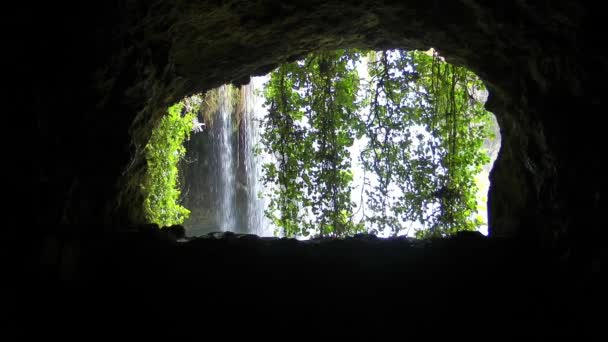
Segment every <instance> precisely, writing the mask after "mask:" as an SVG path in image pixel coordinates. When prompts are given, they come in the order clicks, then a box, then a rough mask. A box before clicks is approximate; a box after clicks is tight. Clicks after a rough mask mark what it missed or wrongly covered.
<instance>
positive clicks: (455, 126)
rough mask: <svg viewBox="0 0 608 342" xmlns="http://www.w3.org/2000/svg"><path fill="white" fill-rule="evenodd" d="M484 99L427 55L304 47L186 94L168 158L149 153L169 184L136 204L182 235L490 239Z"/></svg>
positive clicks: (473, 79)
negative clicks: (463, 234) (469, 234)
mask: <svg viewBox="0 0 608 342" xmlns="http://www.w3.org/2000/svg"><path fill="white" fill-rule="evenodd" d="M285 82H287V83H288V84H289V85H288V86H286V85H285V84H286V83H285ZM323 92H324V93H323ZM279 93H280V94H279ZM487 95H488V93H487V90H486V89H485V86H484V85H483V83H482V81H481V80H480V79H479V78H478V77H477V76H476V75H475V74H474V73H472V72H470V71H468V70H467V69H465V68H463V67H456V66H454V65H452V64H449V63H447V62H445V59H444V58H443V57H442V56H440V55H439V54H438V53H437V51H435V50H434V49H432V48H431V49H429V50H427V51H406V50H400V49H393V50H382V51H373V50H355V49H352V50H336V51H330V52H326V51H321V52H313V53H310V54H309V55H307V56H306V57H305V58H303V59H300V60H298V61H296V62H292V63H288V64H283V65H280V66H278V67H277V68H276V69H274V70H273V71H272V72H271V73H269V74H267V75H264V76H259V77H252V78H251V79H250V81H249V83H248V84H246V85H241V86H239V87H237V86H234V85H230V84H225V85H223V86H221V87H218V88H215V89H212V90H209V91H207V92H205V93H201V94H198V95H193V96H190V97H187V98H185V99H183V100H182V101H181V102H180V103H179V105H176V106H177V107H179V108H177V109H175V107H176V106H174V107H172V108H173V112H172V111H171V109H170V110H169V114H168V117H169V118H173V120H174V121H175V122H177V121H179V120H181V123H182V126H179V125H177V126H176V125H175V124H174V125H173V126H172V127H173V129H176V127H182V130H183V127H186V126H188V127H189V129H190V132H189V133H188V134H184V133H185V131H184V132H182V139H183V142H180V143H179V144H173V145H172V146H168V149H167V151H166V152H167V157H163V158H165V159H167V158H169V159H170V158H174V157H175V156H178V159H174V160H172V161H170V162H168V163H167V162H166V161H164V162H163V163H160V162H159V161H157V160H152V159H153V158H152V159H150V158H149V159H148V165H149V167H152V168H153V167H154V166H155V165H156V168H158V165H157V164H162V166H160V168H161V169H162V170H163V171H162V172H161V173H162V176H160V177H155V178H156V179H158V180H162V181H166V180H167V179H169V178H171V177H173V178H174V179H175V181H174V182H173V183H172V185H168V184H164V185H162V186H152V184H151V182H154V181H148V183H147V186H146V188H155V191H157V193H156V194H151V193H150V192H149V193H148V195H147V197H146V205H147V206H146V212H147V213H149V214H148V215H147V218H148V220H149V221H152V222H154V223H157V224H159V225H160V226H170V225H173V224H183V225H184V227H185V228H186V233H187V235H188V236H192V237H194V236H200V235H204V234H208V233H212V232H219V231H224V232H226V231H230V232H234V233H241V234H256V235H259V236H287V237H296V238H298V239H308V238H311V237H322V236H324V234H323V233H324V231H325V236H352V235H354V234H357V233H370V234H374V235H377V236H380V237H389V236H403V235H405V236H409V237H432V236H434V237H438V236H447V235H450V234H453V233H455V232H457V231H461V230H473V231H479V232H481V233H482V234H483V235H487V232H488V229H487V226H488V219H487V207H486V203H487V192H488V189H489V179H488V177H489V172H490V170H491V168H492V165H493V163H494V161H495V160H496V157H497V154H498V149H499V148H500V132H499V127H498V123H497V122H496V118H495V117H494V115H493V114H492V113H490V112H488V111H486V110H485V109H484V108H483V106H484V104H485V101H486V100H487ZM286 96H287V97H288V99H286ZM281 101H286V102H285V103H281ZM289 106H290V107H289ZM288 107H289V108H288ZM176 111H179V115H178V116H177V117H173V116H172V115H175V114H176V113H177V112H176ZM328 118H329V119H328ZM336 118H338V119H336ZM453 118H455V119H453ZM166 120H167V117H165V118H163V120H161V124H159V126H157V128H156V129H155V132H159V131H161V130H163V129H165V130H166V124H165V125H163V123H164V122H165V121H166ZM340 120H342V121H343V122H342V123H339V122H338V123H337V122H336V121H340ZM284 122H289V124H288V125H283V123H284ZM157 135H158V134H153V135H152V137H153V138H154V137H155V136H157ZM331 138H333V140H331V141H330V140H329V139H331ZM336 138H338V139H342V141H338V140H336ZM332 143H333V145H332ZM157 145H158V143H156V142H154V143H153V142H152V141H150V142H149V143H148V147H151V146H157ZM148 147H147V148H148ZM322 149H328V150H331V149H333V150H332V152H331V153H333V155H332V156H331V157H329V158H328V156H327V155H322V154H323V153H325V152H324V151H322ZM173 150H175V151H173ZM148 152H149V151H148ZM338 155H340V157H339V158H338ZM148 156H151V153H150V152H149V153H148ZM156 157H157V158H158V156H156ZM336 158H338V159H339V160H337V159H336ZM290 163H291V165H288V164H290ZM290 167H291V168H292V169H291V173H289V172H290V170H289V168H290ZM167 168H168V169H170V170H172V171H170V172H167ZM296 169H297V170H298V171H296V172H294V170H296ZM337 169H339V170H337ZM148 173H149V174H150V173H151V171H148ZM167 174H169V176H168V177H167ZM332 177H333V178H332ZM340 177H342V178H340ZM457 177H459V178H457ZM148 178H149V177H148ZM158 180H157V181H156V182H158ZM279 183H280V184H279ZM336 183H341V184H336ZM167 187H169V188H171V189H173V190H172V191H168V190H163V191H160V192H159V189H160V188H163V189H165V188H167ZM290 187H292V188H290ZM288 189H291V190H290V191H286V190H288ZM163 196H165V197H168V196H173V197H171V198H162V197H163ZM323 199H325V203H323ZM154 200H155V201H156V202H157V204H156V208H151V207H150V203H151V202H154ZM336 201H342V203H341V204H340V203H339V204H338V205H336ZM328 202H331V203H332V204H333V205H334V206H333V207H331V206H330V205H328ZM458 202H460V206H458V205H457V204H458ZM287 203H296V205H295V211H296V213H295V214H294V212H293V210H294V208H291V209H289V210H292V212H291V213H289V212H288V208H287V207H286V204H287ZM162 206H164V207H162ZM415 206H420V207H423V208H424V209H418V208H415ZM450 207H455V208H450ZM456 208H457V209H456ZM450 210H451V212H447V211H450ZM330 211H334V212H336V211H338V212H340V211H341V212H342V215H341V217H337V218H336V215H333V216H332V213H330ZM455 211H463V212H466V214H465V215H462V214H460V213H455ZM157 212H158V213H157ZM161 212H162V214H160V213H161ZM289 215H292V216H291V217H289ZM457 215H460V217H459V218H458V219H456V218H454V216H457ZM286 217H287V218H286ZM327 217H330V218H329V219H328V218H327ZM163 219H164V220H163ZM337 225H340V226H341V228H342V229H338V228H337ZM442 225H443V226H442ZM445 225H450V227H449V228H445V227H444V226H445Z"/></svg>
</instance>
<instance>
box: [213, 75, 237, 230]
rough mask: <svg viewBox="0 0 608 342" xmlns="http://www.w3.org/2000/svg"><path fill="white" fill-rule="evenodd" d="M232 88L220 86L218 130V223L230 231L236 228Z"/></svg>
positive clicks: (221, 228)
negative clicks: (219, 127) (219, 126)
mask: <svg viewBox="0 0 608 342" xmlns="http://www.w3.org/2000/svg"><path fill="white" fill-rule="evenodd" d="M231 98H232V90H231V88H230V87H229V86H226V85H223V86H221V87H220V97H219V101H220V105H219V109H220V111H219V121H220V122H218V123H217V124H219V125H221V129H220V130H218V131H217V133H216V134H217V136H216V137H215V139H216V141H218V142H219V147H220V153H219V160H218V161H219V163H218V168H219V170H218V171H219V174H220V179H219V182H220V185H221V186H220V193H221V194H220V196H219V199H220V208H221V210H220V211H219V212H218V216H219V217H218V225H219V228H220V230H222V231H229V230H234V229H235V228H236V219H235V206H234V203H235V199H236V193H235V189H236V188H235V185H236V183H235V173H236V172H235V170H236V168H235V165H234V156H233V154H234V153H233V148H232V136H231V134H232V131H233V128H232V112H233V110H234V108H233V106H232V102H231V101H230V99H231Z"/></svg>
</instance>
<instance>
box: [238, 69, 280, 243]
mask: <svg viewBox="0 0 608 342" xmlns="http://www.w3.org/2000/svg"><path fill="white" fill-rule="evenodd" d="M266 80H267V77H253V78H252V79H251V82H250V83H249V84H248V85H246V86H243V87H242V89H241V91H242V92H243V96H244V100H245V112H244V115H243V119H242V120H243V123H242V124H244V125H245V139H244V145H245V148H244V150H245V151H246V152H245V153H244V159H245V160H244V162H245V170H246V174H247V175H246V176H247V184H246V186H247V196H248V201H247V232H249V233H252V234H257V235H259V236H272V235H273V228H272V227H271V226H270V222H269V220H268V218H267V217H266V216H265V215H264V209H265V208H266V206H267V204H266V200H265V199H264V198H263V197H261V196H260V195H261V193H262V192H263V190H264V188H263V186H264V185H263V182H262V181H261V177H262V164H263V163H265V162H268V161H270V156H269V155H268V154H266V153H263V152H261V153H260V154H259V155H255V154H254V148H256V147H259V146H258V145H259V144H260V140H261V132H262V127H261V126H260V124H261V120H262V119H263V118H264V116H265V114H266V113H265V109H264V108H263V107H262V104H263V99H262V98H261V97H260V96H257V94H256V90H261V89H262V88H263V84H264V82H265V81H266Z"/></svg>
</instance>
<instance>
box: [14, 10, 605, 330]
mask: <svg viewBox="0 0 608 342" xmlns="http://www.w3.org/2000/svg"><path fill="white" fill-rule="evenodd" d="M600 7H601V4H599V3H598V4H596V3H595V2H577V1H567V0H564V1H553V2H546V1H501V2H497V3H494V2H487V1H478V0H466V1H442V2H439V1H419V0H408V1H397V0H380V1H365V0H342V1H340V0H324V1H316V0H307V1H285V0H259V1H245V0H229V1H210V0H209V1H161V0H159V1H154V2H151V1H131V0H124V1H123V0H117V1H98V2H91V3H89V2H87V3H78V4H56V3H45V4H40V5H37V6H35V7H28V6H27V4H22V3H20V4H17V7H16V8H15V9H14V10H12V12H11V15H10V16H8V17H7V18H6V22H5V26H4V27H5V28H6V30H7V36H8V41H7V46H10V47H11V51H10V53H7V54H6V55H7V56H4V57H5V58H6V57H8V61H7V63H6V64H5V65H6V66H7V67H8V68H7V69H8V70H7V71H8V75H9V78H8V81H7V83H8V84H9V86H10V90H9V93H8V94H9V95H10V96H9V101H10V102H12V104H14V105H15V107H16V108H15V112H16V113H18V115H19V116H20V117H25V118H27V120H28V124H29V125H30V129H31V130H33V131H34V132H33V134H32V135H33V137H34V139H33V141H31V140H30V139H31V138H29V139H27V140H28V141H29V142H30V144H31V146H33V147H32V148H33V149H35V151H36V153H35V156H33V155H30V154H29V153H25V154H26V155H28V159H30V160H28V161H27V162H24V163H23V165H31V167H32V169H31V170H30V172H29V173H27V172H23V174H25V175H26V176H25V179H24V180H23V181H22V184H23V188H22V189H21V190H20V191H21V193H22V194H23V196H24V197H25V198H26V203H30V204H31V205H29V206H27V213H25V214H24V215H20V216H19V219H18V220H17V221H18V222H16V223H15V224H14V227H10V228H9V230H12V231H18V234H15V235H18V236H19V238H18V244H17V245H18V246H20V248H19V252H18V253H19V255H23V256H24V257H23V258H22V260H23V262H15V263H17V264H18V265H19V267H18V268H19V270H20V272H19V274H20V276H19V277H18V279H19V280H22V281H23V285H22V286H21V285H19V289H20V290H22V291H24V296H23V297H20V298H23V301H18V302H15V306H16V307H17V308H20V309H21V310H25V311H27V312H28V313H27V314H23V315H17V317H18V318H21V320H20V321H21V322H23V324H24V326H28V325H29V324H31V323H32V322H36V321H40V322H45V323H49V324H51V325H53V327H54V330H49V331H52V332H57V333H62V332H64V328H66V329H67V327H66V326H65V324H64V323H68V324H76V325H78V324H80V323H82V325H80V326H81V327H85V326H86V327H90V328H93V327H97V328H99V324H101V326H103V327H104V328H105V329H103V330H104V331H105V333H107V334H109V335H112V334H113V332H114V331H119V330H120V329H127V330H131V331H138V332H142V333H144V332H146V333H150V335H155V334H157V333H161V332H164V333H168V334H172V335H173V334H175V335H180V334H185V335H191V334H194V335H196V334H197V333H198V332H197V328H196V327H197V326H199V325H200V326H201V327H204V326H207V325H213V326H215V324H222V323H224V324H225V323H228V325H230V323H234V324H236V325H238V326H245V325H247V324H252V322H253V321H256V320H259V321H274V322H277V324H280V325H282V326H283V327H293V328H296V325H297V324H302V325H303V326H306V327H307V328H306V329H308V327H310V329H312V330H315V329H320V330H323V329H336V331H341V329H344V334H347V333H355V334H358V332H359V331H361V330H369V331H374V330H375V329H377V328H379V327H387V328H388V329H392V330H395V331H397V332H398V333H399V332H401V333H402V334H410V333H414V331H413V330H416V331H415V332H420V333H423V334H425V335H426V336H431V335H433V334H442V335H452V336H455V335H458V334H462V335H463V336H469V335H470V334H472V335H474V334H476V333H479V334H481V333H482V331H483V333H484V334H485V333H486V332H488V334H491V332H500V334H501V336H502V335H505V334H512V335H513V336H521V335H526V336H537V337H548V336H565V335H571V336H582V335H592V334H596V333H599V332H600V327H599V322H600V321H601V307H600V306H599V302H600V299H601V298H603V292H605V289H602V288H601V287H600V285H599V279H600V278H601V266H602V263H603V260H604V257H605V248H603V247H602V244H603V242H602V239H601V238H600V234H601V227H602V226H605V225H604V224H603V220H602V216H601V213H602V212H604V211H605V210H606V201H605V199H604V198H603V196H605V195H602V194H601V193H602V192H604V190H603V186H602V185H601V184H604V182H603V181H602V179H603V177H604V172H603V168H601V167H600V160H601V151H602V150H603V148H602V146H604V143H603V142H602V141H603V139H602V138H601V136H602V133H601V131H602V130H603V125H602V124H601V120H602V119H601V117H602V114H601V113H602V112H603V110H605V109H604V107H603V105H602V102H603V100H602V99H603V98H604V96H603V89H604V82H605V80H606V76H608V64H607V61H608V56H607V55H606V52H605V51H604V50H603V49H602V48H601V42H602V41H603V40H604V39H603V38H604V37H603V34H602V29H601V23H602V14H603V13H604V12H603V10H602V9H601V8H600ZM9 28H13V29H10V31H9ZM346 47H358V48H367V49H386V48H403V49H418V50H427V49H428V48H430V47H433V48H435V49H437V50H438V51H439V52H440V53H441V54H442V56H445V57H446V59H447V60H448V61H449V62H450V63H453V64H457V65H463V66H466V67H467V68H469V69H470V70H472V71H473V72H475V73H476V74H477V75H479V76H480V77H481V78H482V79H483V80H484V82H485V84H486V86H487V88H488V90H489V98H488V101H487V103H486V108H487V109H488V110H489V111H491V112H492V113H494V114H495V115H496V118H497V120H498V123H499V125H500V130H501V132H500V133H501V137H502V146H501V150H500V152H499V155H498V159H497V161H496V163H495V165H494V168H493V170H492V172H491V175H490V179H491V186H490V192H489V195H488V197H489V203H488V217H489V237H488V238H485V237H482V236H478V235H476V234H461V235H458V236H455V237H453V238H449V239H439V240H433V241H426V242H421V241H411V240H408V239H399V238H395V239H377V238H372V237H369V236H365V235H361V236H355V237H352V238H346V239H321V240H315V241H306V242H304V241H297V240H291V239H265V238H259V237H256V236H250V235H245V236H243V235H238V234H237V235H235V234H223V235H211V236H208V237H205V238H200V239H195V240H191V241H189V242H188V243H185V244H184V243H178V242H176V240H177V238H178V237H179V236H180V234H181V230H180V229H179V227H173V228H172V229H167V230H159V229H158V228H157V227H154V226H152V225H148V224H146V223H145V222H144V219H143V216H142V215H141V212H140V211H139V210H138V203H140V202H141V200H142V199H141V194H139V193H138V190H137V182H136V181H137V177H138V175H141V173H142V172H144V171H145V167H146V166H145V160H143V159H142V157H141V149H142V146H143V145H144V144H145V142H146V141H147V139H148V138H149V135H150V132H151V131H152V128H153V127H154V125H155V123H156V122H158V120H159V118H160V117H162V115H163V114H164V112H165V110H166V108H167V107H168V106H170V105H171V104H173V103H175V102H177V101H179V100H181V99H182V98H184V97H186V96H188V95H191V94H194V93H197V92H202V91H205V90H208V89H212V88H214V87H217V86H220V85H221V84H224V83H233V84H235V85H242V84H246V83H248V82H249V79H250V77H251V76H257V75H264V74H266V73H268V72H269V71H271V70H272V69H273V68H275V67H276V66H278V65H279V64H281V63H284V62H288V61H294V60H297V59H298V58H301V57H302V56H303V55H305V54H306V53H308V52H311V51H315V50H319V49H336V48H346ZM9 82H10V83H9ZM16 115H17V114H16ZM18 134H21V133H18ZM598 151H600V152H599V153H598ZM16 253H17V252H16ZM8 260H11V258H8ZM475 287H482V288H483V290H482V293H480V294H475V293H473V292H470V291H469V290H470V289H471V288H475ZM62 310H63V311H65V312H67V314H65V315H61V316H59V317H58V313H59V312H61V311H62ZM180 310H184V311H180ZM598 310H599V311H598ZM190 311H194V312H198V313H199V314H200V315H204V314H205V313H206V314H210V313H213V318H211V319H210V320H208V321H206V322H205V323H202V322H200V321H198V320H197V319H194V318H193V317H192V316H191V315H189V314H188V312H190ZM226 311H233V312H238V316H239V317H248V321H247V322H240V321H238V320H236V321H235V320H232V319H231V320H227V321H224V318H226V317H227V316H223V312H226ZM102 312H103V317H105V318H106V320H104V321H95V320H94V319H93V318H92V317H94V316H95V315H101V313H102ZM106 312H107V313H106ZM179 312H183V313H182V314H179V315H178V313H179ZM201 312H203V313H201ZM233 316H237V315H236V314H233ZM233 316H231V317H233ZM109 318H111V321H107V319H109ZM475 318H477V319H479V320H480V323H479V324H475ZM140 321H141V322H144V323H141V324H139V323H136V322H140ZM76 322H78V323H76ZM154 322H157V323H154ZM186 322H187V323H186ZM212 322H213V323H212ZM299 322H301V323H299ZM241 323H242V324H241ZM252 325H253V324H252ZM184 326H188V327H189V328H187V329H184ZM407 326H411V327H412V329H413V330H412V331H408V330H407V329H408V328H407ZM413 327H415V328H416V329H414V328H413ZM203 329H204V328H203ZM302 329H304V328H302ZM20 332H21V333H22V334H27V333H28V329H21V330H20ZM483 336H487V337H491V336H493V335H483Z"/></svg>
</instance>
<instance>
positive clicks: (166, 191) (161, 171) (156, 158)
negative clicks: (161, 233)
mask: <svg viewBox="0 0 608 342" xmlns="http://www.w3.org/2000/svg"><path fill="white" fill-rule="evenodd" d="M183 108H184V104H183V103H178V104H176V105H173V106H171V107H169V109H168V113H167V115H165V116H164V117H163V118H162V119H161V120H160V123H159V124H158V126H157V127H156V129H154V130H153V132H152V136H151V138H150V140H149V142H148V144H147V145H146V147H145V154H146V161H147V164H148V168H147V173H146V175H145V177H144V180H143V182H142V184H141V187H142V191H143V193H144V194H145V197H144V212H145V215H146V219H147V220H148V221H149V222H153V223H157V224H158V225H159V226H161V227H162V226H171V225H174V224H181V223H183V222H184V220H185V219H186V218H188V216H189V215H190V211H189V210H188V209H186V208H184V207H183V206H182V205H180V204H179V200H180V188H179V183H178V162H179V160H180V158H182V157H183V156H184V155H185V153H186V150H185V147H184V141H185V140H187V139H188V138H189V136H190V132H191V131H192V128H193V121H194V114H192V113H186V114H185V115H182V110H183Z"/></svg>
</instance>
